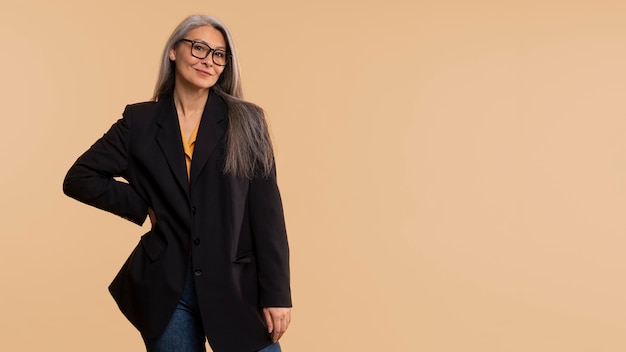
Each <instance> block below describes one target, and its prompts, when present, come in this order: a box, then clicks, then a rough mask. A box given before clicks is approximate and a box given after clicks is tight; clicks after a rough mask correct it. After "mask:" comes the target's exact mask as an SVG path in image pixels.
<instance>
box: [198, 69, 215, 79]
mask: <svg viewBox="0 0 626 352" xmlns="http://www.w3.org/2000/svg"><path fill="white" fill-rule="evenodd" d="M196 72H198V73H199V74H200V75H201V76H207V77H210V76H213V75H212V74H210V73H209V72H208V71H204V70H199V69H196Z"/></svg>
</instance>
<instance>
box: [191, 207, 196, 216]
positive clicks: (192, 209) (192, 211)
mask: <svg viewBox="0 0 626 352" xmlns="http://www.w3.org/2000/svg"><path fill="white" fill-rule="evenodd" d="M191 213H192V214H193V215H196V207H191Z"/></svg>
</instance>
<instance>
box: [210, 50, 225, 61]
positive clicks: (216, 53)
mask: <svg viewBox="0 0 626 352" xmlns="http://www.w3.org/2000/svg"><path fill="white" fill-rule="evenodd" d="M213 55H215V56H216V57H219V58H220V59H223V58H224V57H226V52H225V51H222V50H216V51H215V53H214V54H213Z"/></svg>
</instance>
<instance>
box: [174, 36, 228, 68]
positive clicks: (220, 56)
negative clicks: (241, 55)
mask: <svg viewBox="0 0 626 352" xmlns="http://www.w3.org/2000/svg"><path fill="white" fill-rule="evenodd" d="M181 41H182V42H188V43H190V44H191V56H193V57H195V58H197V59H206V58H207V56H209V55H210V54H211V53H213V55H211V59H212V60H213V63H214V64H216V65H217V66H226V64H228V61H229V59H230V55H228V53H227V52H226V50H224V49H213V48H211V47H210V46H208V45H207V44H206V43H203V42H198V41H195V40H191V39H181Z"/></svg>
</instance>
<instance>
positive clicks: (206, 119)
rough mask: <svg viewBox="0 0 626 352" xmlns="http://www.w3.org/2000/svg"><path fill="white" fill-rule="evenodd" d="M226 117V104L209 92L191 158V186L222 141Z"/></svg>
mask: <svg viewBox="0 0 626 352" xmlns="http://www.w3.org/2000/svg"><path fill="white" fill-rule="evenodd" d="M227 117H228V109H227V108H226V103H225V102H224V101H223V100H222V98H220V97H219V96H218V95H217V94H216V93H215V92H213V91H210V92H209V98H208V99H207V103H206V105H205V106H204V112H203V113H202V119H201V120H200V126H199V127H198V136H197V137H196V144H195V147H194V150H193V157H192V158H191V177H190V183H191V184H193V183H194V181H195V180H196V179H197V178H198V176H199V175H200V173H201V172H202V169H203V168H204V165H205V164H206V162H207V160H209V157H210V156H211V153H213V150H214V149H215V147H216V146H217V145H218V144H219V143H220V142H221V141H222V138H223V137H224V133H225V132H226V126H225V125H226V121H227Z"/></svg>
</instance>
